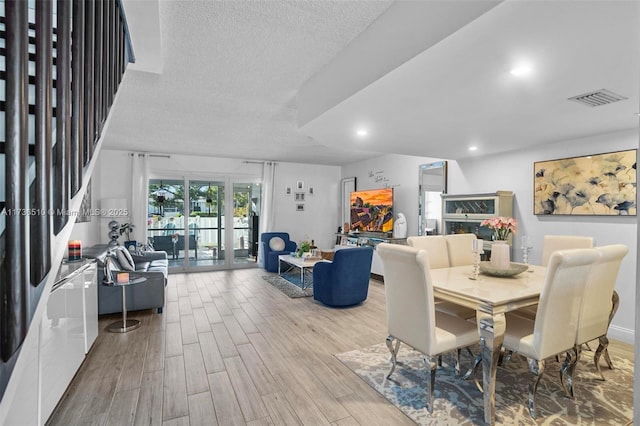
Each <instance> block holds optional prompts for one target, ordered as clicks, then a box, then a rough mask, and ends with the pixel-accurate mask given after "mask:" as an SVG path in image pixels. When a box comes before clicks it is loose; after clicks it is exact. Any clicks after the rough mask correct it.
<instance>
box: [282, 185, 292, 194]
mask: <svg viewBox="0 0 640 426" xmlns="http://www.w3.org/2000/svg"><path fill="white" fill-rule="evenodd" d="M292 193H293V191H292V190H291V187H290V186H287V187H285V188H284V195H291V194H292Z"/></svg>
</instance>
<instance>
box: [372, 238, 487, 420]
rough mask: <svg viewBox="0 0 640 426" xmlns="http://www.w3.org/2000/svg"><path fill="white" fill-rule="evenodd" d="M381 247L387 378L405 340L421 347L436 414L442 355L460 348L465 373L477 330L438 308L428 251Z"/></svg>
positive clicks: (430, 408) (429, 406)
mask: <svg viewBox="0 0 640 426" xmlns="http://www.w3.org/2000/svg"><path fill="white" fill-rule="evenodd" d="M376 252H377V253H378V254H379V255H380V257H381V258H382V263H383V265H384V289H385V294H386V301H387V327H388V333H389V336H388V337H387V339H386V343H387V347H388V348H389V351H390V352H391V370H390V371H389V374H388V375H387V378H389V377H390V376H391V374H392V373H393V371H394V370H395V367H396V357H397V354H398V350H399V349H400V342H404V343H405V344H407V345H409V346H411V347H413V348H414V349H416V350H418V351H420V352H422V353H423V354H424V361H425V363H426V365H427V368H428V370H429V374H430V377H429V380H428V381H427V395H428V396H427V401H426V408H427V411H429V413H432V412H433V399H434V386H435V377H436V365H437V356H438V355H439V354H442V353H444V352H449V351H454V350H457V355H458V356H457V357H456V366H455V368H456V373H457V374H460V366H459V355H460V349H461V348H463V347H467V346H470V345H473V344H475V343H477V342H478V331H477V329H476V326H475V325H474V324H473V323H470V322H468V321H465V320H464V319H462V318H458V317H457V316H454V315H448V314H445V313H443V312H439V311H436V309H435V306H434V298H433V287H432V283H431V275H430V273H429V259H428V255H427V252H426V251H425V250H418V249H416V248H414V247H407V246H402V245H397V244H387V243H381V244H379V245H378V246H377V248H376ZM394 340H395V341H396V342H395V346H394V342H393V341H394Z"/></svg>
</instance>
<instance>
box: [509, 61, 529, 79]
mask: <svg viewBox="0 0 640 426" xmlns="http://www.w3.org/2000/svg"><path fill="white" fill-rule="evenodd" d="M509 73H510V74H511V75H513V76H516V77H523V76H526V75H529V74H531V67H530V66H529V65H526V64H523V65H518V66H517V67H514V68H511V71H509Z"/></svg>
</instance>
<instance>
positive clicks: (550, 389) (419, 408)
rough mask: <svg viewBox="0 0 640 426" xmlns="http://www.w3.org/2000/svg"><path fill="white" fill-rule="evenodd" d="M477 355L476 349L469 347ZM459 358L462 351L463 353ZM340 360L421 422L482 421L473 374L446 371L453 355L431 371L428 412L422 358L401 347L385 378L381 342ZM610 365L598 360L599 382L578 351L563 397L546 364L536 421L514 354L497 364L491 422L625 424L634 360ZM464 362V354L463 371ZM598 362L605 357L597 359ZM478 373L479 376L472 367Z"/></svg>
mask: <svg viewBox="0 0 640 426" xmlns="http://www.w3.org/2000/svg"><path fill="white" fill-rule="evenodd" d="M474 352H477V348H474ZM465 355H466V354H465ZM336 358H338V359H339V360H340V361H341V362H342V363H343V364H344V365H346V366H347V367H348V368H349V369H350V370H352V371H353V372H354V373H355V374H357V375H358V376H359V377H360V378H361V379H362V380H364V381H365V382H366V383H367V384H368V385H369V386H371V387H372V388H374V389H375V390H376V391H378V392H379V393H380V394H381V395H382V396H384V397H385V398H386V399H387V400H388V401H389V402H391V403H392V404H393V405H395V406H396V407H398V408H399V409H400V410H402V411H403V412H404V413H405V414H406V415H407V416H409V417H410V418H411V419H412V420H413V421H415V422H416V423H417V424H420V425H481V424H484V409H483V403H482V394H481V393H480V391H479V390H478V389H477V388H476V387H475V384H474V383H473V380H472V379H469V380H462V379H461V378H459V377H456V376H455V374H454V371H453V356H450V355H449V354H446V355H445V356H444V359H443V363H444V365H443V367H439V368H438V371H437V373H436V385H435V401H434V408H433V414H429V412H428V411H427V409H426V408H425V405H424V401H425V400H426V389H425V383H426V382H427V369H426V367H425V364H424V361H423V359H422V356H421V354H420V353H419V352H417V351H415V350H413V349H412V348H410V347H408V346H406V345H401V347H400V353H399V354H398V364H397V366H396V370H395V372H394V373H393V375H392V376H391V378H390V379H388V380H387V379H385V377H386V375H387V373H388V372H389V368H390V366H391V363H390V361H389V360H390V355H389V350H388V349H387V347H386V345H385V344H384V343H380V344H377V345H374V346H371V347H369V348H365V349H361V350H355V351H351V352H346V353H343V354H338V355H336ZM612 361H613V365H614V367H615V369H614V370H609V369H608V368H607V367H606V366H604V365H603V367H602V368H603V372H604V376H605V378H606V381H604V382H603V381H601V380H599V376H598V375H597V373H596V370H595V367H594V366H593V352H589V351H583V352H582V356H581V357H580V361H579V363H578V368H577V372H576V376H575V377H574V384H575V387H574V390H575V398H574V399H573V400H571V399H568V398H566V397H565V396H564V392H563V390H562V386H561V385H560V380H559V369H560V363H557V362H555V360H553V359H549V360H548V361H547V366H546V370H545V373H544V376H543V377H542V380H541V381H540V385H539V386H538V393H537V397H536V413H537V415H538V419H537V421H536V420H533V419H531V417H529V410H528V407H527V401H528V386H529V383H531V378H532V377H533V375H532V374H531V373H530V372H529V369H528V366H527V362H526V360H525V359H524V358H523V357H521V356H518V355H514V357H513V358H512V359H511V361H509V362H508V363H507V364H506V365H504V366H502V367H500V368H498V374H497V380H496V424H500V425H597V426H600V425H626V424H629V421H630V420H631V418H632V416H633V392H632V389H633V362H631V361H629V360H626V359H621V358H618V357H612ZM470 363H471V359H470V357H469V356H468V355H467V356H466V357H463V359H462V369H463V370H464V369H466V368H467V367H468V366H469V365H470ZM603 363H604V361H603ZM479 374H482V373H481V372H479Z"/></svg>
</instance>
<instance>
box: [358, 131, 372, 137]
mask: <svg viewBox="0 0 640 426" xmlns="http://www.w3.org/2000/svg"><path fill="white" fill-rule="evenodd" d="M356 134H357V135H358V136H360V137H362V136H367V134H369V132H367V131H366V130H365V129H360V130H358V131H357V132H356Z"/></svg>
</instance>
